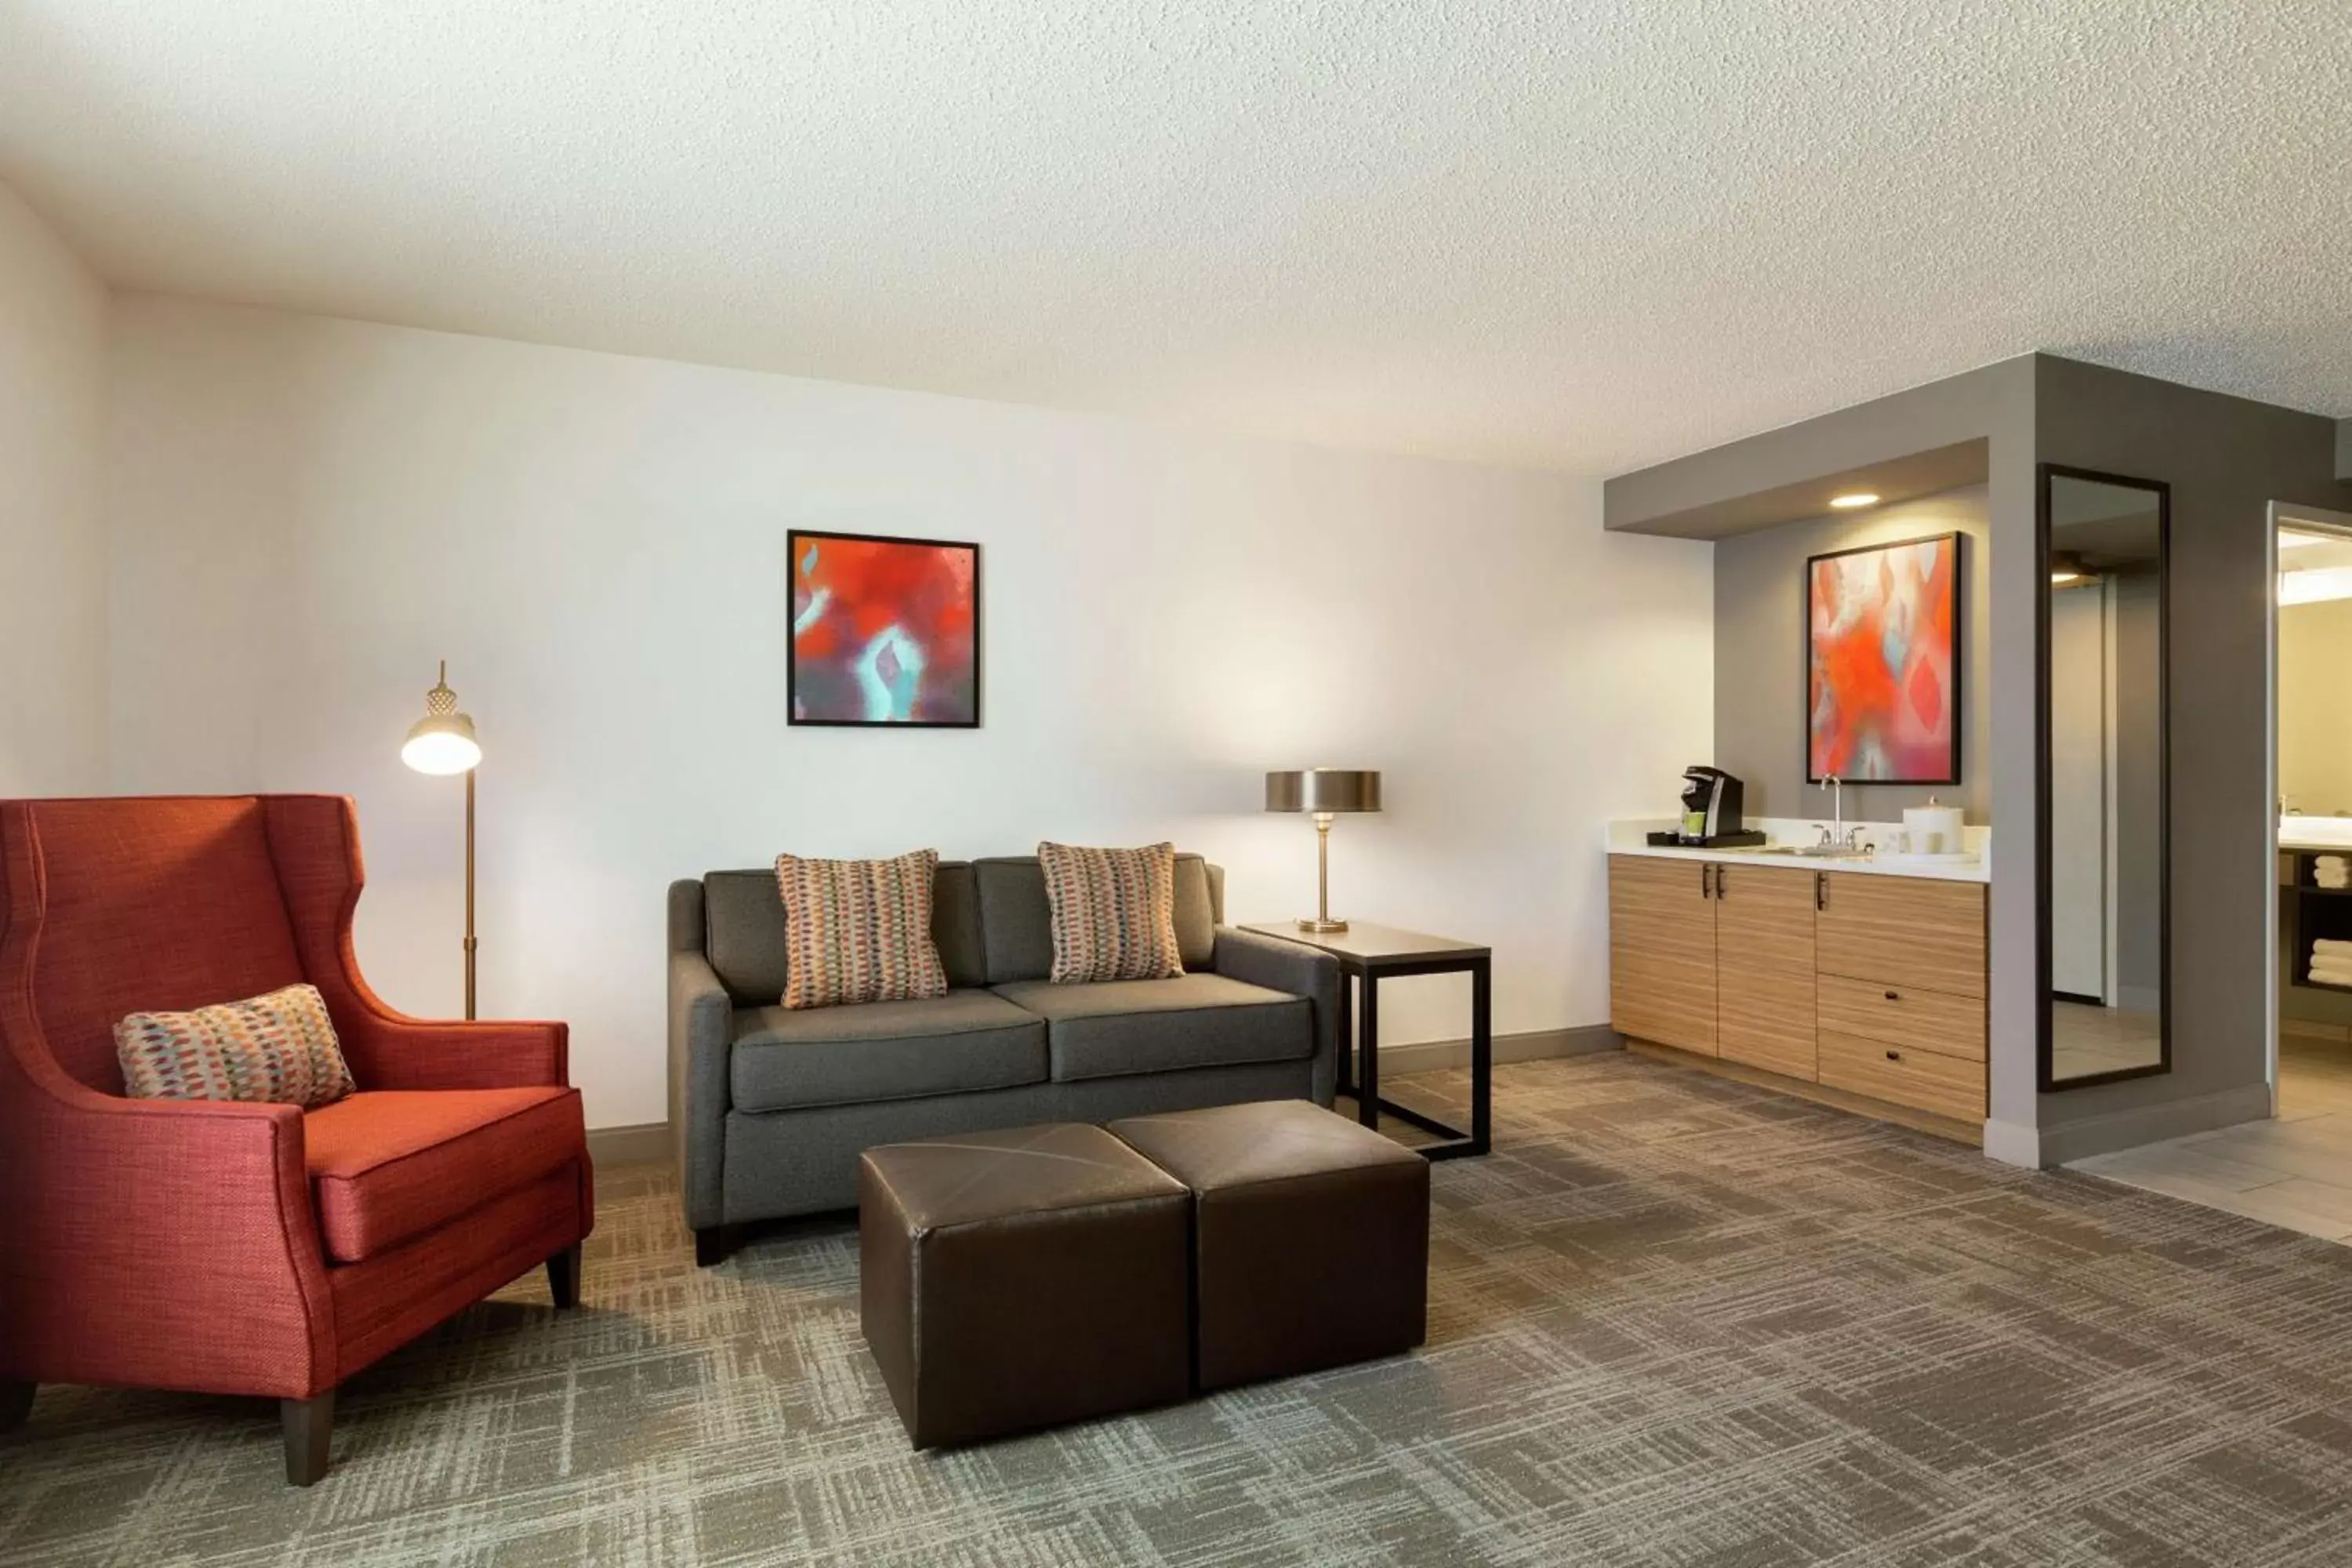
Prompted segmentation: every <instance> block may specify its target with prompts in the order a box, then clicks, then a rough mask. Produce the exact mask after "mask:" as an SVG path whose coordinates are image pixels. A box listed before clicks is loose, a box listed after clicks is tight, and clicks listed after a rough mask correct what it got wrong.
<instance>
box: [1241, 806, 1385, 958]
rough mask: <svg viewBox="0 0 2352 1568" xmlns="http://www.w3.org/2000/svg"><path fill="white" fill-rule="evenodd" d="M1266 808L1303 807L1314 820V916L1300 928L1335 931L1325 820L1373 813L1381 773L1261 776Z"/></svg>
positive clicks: (1340, 927) (1342, 924)
mask: <svg viewBox="0 0 2352 1568" xmlns="http://www.w3.org/2000/svg"><path fill="white" fill-rule="evenodd" d="M1265 808H1266V810H1268V811H1304V812H1307V813H1308V814H1309V815H1311V816H1313V817H1314V818H1315V915H1314V918H1313V919H1311V920H1308V919H1304V918H1302V919H1301V920H1300V921H1298V922H1297V923H1298V929H1299V930H1300V931H1346V930H1347V929H1348V922H1347V921H1335V920H1333V919H1332V918H1331V818H1332V817H1333V816H1335V815H1337V814H1338V813H1339V812H1343V811H1378V810H1380V808H1381V775H1380V774H1379V773H1375V772H1373V771H1372V770H1371V769H1370V768H1306V769H1303V770H1297V771H1293V772H1289V773H1268V774H1266V775H1265Z"/></svg>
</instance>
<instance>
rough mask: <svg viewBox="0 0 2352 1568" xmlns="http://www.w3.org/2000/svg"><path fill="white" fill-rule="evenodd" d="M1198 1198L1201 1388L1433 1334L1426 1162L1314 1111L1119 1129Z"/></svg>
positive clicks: (1184, 1118)
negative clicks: (1430, 1325) (1431, 1327)
mask: <svg viewBox="0 0 2352 1568" xmlns="http://www.w3.org/2000/svg"><path fill="white" fill-rule="evenodd" d="M1110 1131H1113V1132H1116V1133H1118V1135H1119V1137H1120V1138H1122V1139H1124V1140H1125V1141H1126V1142H1129V1143H1130V1144H1132V1145H1134V1147H1135V1148H1136V1150H1137V1151H1138V1152H1140V1153H1142V1154H1144V1155H1145V1156H1147V1157H1148V1158H1149V1159H1150V1161H1151V1163H1153V1164H1155V1165H1158V1166H1160V1168H1161V1169H1162V1170H1165V1171H1166V1172H1168V1173H1170V1174H1171V1175H1172V1176H1175V1177H1176V1178H1177V1179H1178V1180H1180V1181H1181V1182H1182V1183H1183V1184H1185V1185H1186V1186H1188V1187H1190V1188H1191V1189H1192V1203H1193V1215H1192V1246H1193V1260H1194V1261H1193V1280H1194V1291H1195V1296H1194V1307H1193V1323H1194V1331H1195V1333H1196V1334H1197V1336H1198V1359H1197V1361H1196V1363H1195V1366H1196V1368H1197V1371H1196V1374H1195V1386H1196V1387H1197V1388H1198V1389H1199V1390H1200V1391H1201V1392H1202V1393H1206V1392H1208V1391H1209V1390H1211V1389H1216V1388H1228V1387H1231V1386H1232V1385H1234V1384H1239V1383H1253V1382H1255V1381H1256V1380H1258V1379H1260V1378H1266V1377H1283V1376H1286V1375H1288V1374H1290V1373H1300V1372H1311V1371H1313V1370H1315V1369H1316V1368H1318V1367H1326V1366H1339V1365H1340V1364H1342V1363H1347V1362H1355V1361H1369V1360H1370V1359H1372V1358H1373V1357H1375V1356H1384V1355H1394V1354H1397V1353H1398V1352H1402V1351H1408V1350H1411V1349H1412V1347H1413V1346H1415V1345H1417V1344H1419V1343H1421V1342H1422V1341H1423V1340H1424V1339H1426V1338H1428V1337H1429V1162H1428V1161H1427V1160H1424V1159H1423V1158H1422V1157H1421V1156H1420V1155H1418V1154H1416V1153H1414V1152H1412V1150H1410V1149H1406V1148H1404V1147H1402V1146H1401V1145H1399V1144H1396V1143H1392V1142H1390V1141H1389V1140H1388V1139H1386V1138H1383V1137H1381V1135H1380V1134H1379V1133H1377V1132H1375V1131H1371V1130H1370V1128H1367V1127H1361V1126H1359V1125H1358V1124H1357V1123H1355V1122H1353V1121H1349V1120H1348V1119H1347V1118H1346V1117H1344V1116H1335V1115H1333V1114H1332V1113H1331V1112H1330V1111H1328V1110H1322V1109H1320V1108H1319V1107H1317V1106H1314V1105H1310V1104H1308V1103H1307V1101H1305V1100H1269V1101H1265V1102H1263V1103H1260V1104H1255V1105H1223V1106H1217V1107H1215V1108H1213V1109H1212V1110H1187V1111H1180V1112H1177V1113H1174V1114H1172V1115H1168V1116H1137V1117H1130V1118H1129V1119H1128V1120H1126V1121H1114V1122H1112V1123H1111V1124H1110Z"/></svg>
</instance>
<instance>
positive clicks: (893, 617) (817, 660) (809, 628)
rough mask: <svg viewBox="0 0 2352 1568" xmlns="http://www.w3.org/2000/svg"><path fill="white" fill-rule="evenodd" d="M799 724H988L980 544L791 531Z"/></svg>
mask: <svg viewBox="0 0 2352 1568" xmlns="http://www.w3.org/2000/svg"><path fill="white" fill-rule="evenodd" d="M786 547H787V550H788V552H789V555H790V559H791V563H792V565H791V571H790V578H791V585H792V605H793V630H792V637H791V640H790V641H789V642H788V643H787V645H786V652H785V656H784V673H785V681H784V684H785V692H786V699H787V700H788V701H789V702H790V704H791V721H792V722H793V723H794V724H857V725H881V726H886V727H893V728H898V729H913V730H971V729H976V728H978V727H979V724H980V546H979V545H977V544H959V543H954V542H949V541H947V540H940V539H889V538H884V537H881V536H879V535H876V534H868V533H825V532H819V531H814V530H807V531H804V530H801V529H793V530H792V531H791V532H790V533H789V534H788V535H787V536H786Z"/></svg>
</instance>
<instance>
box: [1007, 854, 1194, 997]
mask: <svg viewBox="0 0 2352 1568" xmlns="http://www.w3.org/2000/svg"><path fill="white" fill-rule="evenodd" d="M1037 863H1038V865H1039V866H1041V867H1042V868H1044V869H1045V903H1046V906H1047V908H1048V910H1050V911H1051V914H1052V919H1053V926H1054V970H1053V973H1051V974H1049V975H1047V976H1046V978H1047V979H1049V980H1051V981H1053V982H1054V984H1056V985H1077V984H1099V983H1101V982H1103V981H1107V980H1172V979H1174V978H1175V977H1176V976H1178V975H1180V974H1181V973H1184V958H1183V955H1182V954H1181V953H1180V952H1177V951H1176V846H1174V845H1173V844H1150V845H1146V846H1144V847H1142V848H1139V849H1092V848H1087V847H1082V846H1079V845H1076V844H1055V843H1052V842H1050V841H1048V842H1046V843H1044V844H1040V845H1038V846H1037Z"/></svg>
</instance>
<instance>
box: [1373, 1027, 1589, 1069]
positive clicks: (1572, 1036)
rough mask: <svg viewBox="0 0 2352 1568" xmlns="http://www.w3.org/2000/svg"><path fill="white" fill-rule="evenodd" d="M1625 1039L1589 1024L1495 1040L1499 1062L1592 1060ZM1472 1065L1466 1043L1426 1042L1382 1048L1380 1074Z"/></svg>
mask: <svg viewBox="0 0 2352 1568" xmlns="http://www.w3.org/2000/svg"><path fill="white" fill-rule="evenodd" d="M1624 1048H1625V1037H1623V1036H1622V1035H1620V1034H1619V1033H1618V1032H1617V1031H1616V1030H1614V1029H1612V1028H1611V1027H1610V1026H1608V1025H1606V1024H1586V1025H1583V1026H1580V1027H1577V1028H1573V1029H1530V1030H1528V1031H1527V1032H1526V1033H1525V1034H1518V1035H1497V1036H1496V1037H1495V1056H1494V1059H1495V1060H1496V1061H1498V1062H1533V1061H1542V1060H1545V1059H1547V1058H1551V1057H1589V1056H1591V1055H1593V1054H1595V1053H1596V1052H1600V1051H1621V1050H1623V1049H1624ZM1469 1065H1470V1042H1469V1041H1467V1040H1423V1041H1420V1042H1417V1043H1415V1044H1413V1045H1407V1046H1382V1047H1381V1076H1382V1077H1384V1078H1392V1077H1394V1076H1396V1075H1397V1074H1399V1073H1408V1072H1438V1071H1441V1070H1443V1069H1444V1068H1466V1067H1468V1066H1469Z"/></svg>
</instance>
